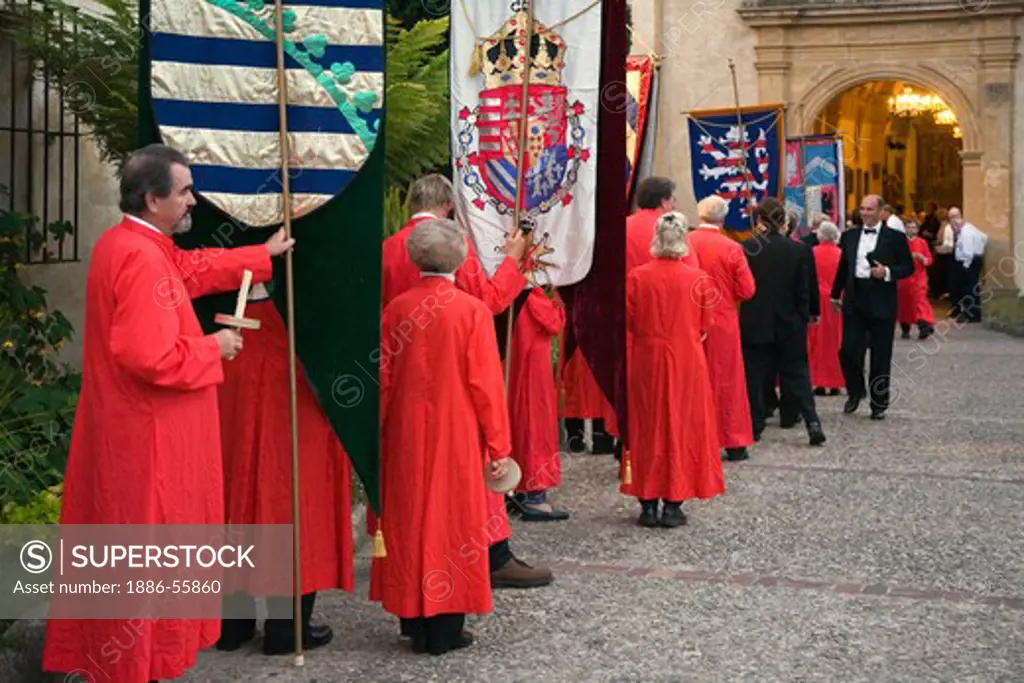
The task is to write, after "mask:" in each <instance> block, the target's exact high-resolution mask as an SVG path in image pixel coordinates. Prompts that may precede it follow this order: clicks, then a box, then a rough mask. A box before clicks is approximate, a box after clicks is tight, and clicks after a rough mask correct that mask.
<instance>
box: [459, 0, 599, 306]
mask: <svg viewBox="0 0 1024 683" xmlns="http://www.w3.org/2000/svg"><path fill="white" fill-rule="evenodd" d="M526 2H527V0H516V1H514V2H511V3H509V2H507V0H486V1H484V0H481V1H476V2H471V1H470V0H458V4H459V7H458V8H455V7H453V9H452V29H451V32H452V36H451V98H452V106H451V116H452V147H453V149H452V156H453V159H454V164H455V197H456V212H455V215H456V219H457V220H458V221H459V222H460V224H461V225H463V227H464V228H466V229H467V230H468V231H469V232H470V234H471V235H472V236H473V240H474V242H475V244H476V248H477V252H478V254H479V257H480V261H481V262H482V263H483V266H484V268H485V269H486V270H487V272H488V274H493V273H494V271H495V270H496V269H497V267H498V265H499V264H500V263H501V261H502V259H503V258H504V254H503V253H502V246H503V245H504V243H505V240H506V238H507V237H508V235H509V233H510V232H511V231H512V230H513V227H514V226H513V225H512V222H513V216H514V210H515V206H516V196H517V192H516V187H517V175H519V177H521V188H522V189H521V193H520V202H519V206H520V211H521V216H522V217H523V218H525V219H527V220H528V221H529V223H530V225H531V227H532V232H531V252H530V253H531V258H530V259H529V260H528V264H527V271H528V272H527V277H528V278H529V280H530V282H531V284H533V285H552V286H564V285H571V284H574V283H576V282H579V281H580V280H582V279H583V278H584V277H586V275H587V272H588V271H589V270H590V265H591V260H592V256H593V248H594V219H595V206H596V196H595V187H596V182H597V176H596V163H595V162H596V155H597V151H598V150H597V112H598V107H599V106H600V102H599V99H600V78H601V74H600V67H601V0H551V1H549V2H544V3H536V4H535V6H534V24H533V26H534V28H533V39H532V41H531V45H530V48H529V50H527V49H526V31H527V25H528V21H529V14H528V12H527V9H528V6H527V4H526ZM527 57H528V58H529V60H530V62H529V67H530V68H529V72H530V77H529V82H528V87H527V102H528V109H527V130H526V148H525V153H524V154H523V155H522V157H523V163H522V167H520V168H519V172H518V174H517V165H518V161H519V156H520V155H519V150H518V148H519V134H520V120H519V119H520V109H521V102H522V99H521V98H522V95H523V81H524V75H525V72H526V71H527V69H526V66H527V62H526V60H527Z"/></svg>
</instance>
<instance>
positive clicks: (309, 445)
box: [217, 284, 355, 655]
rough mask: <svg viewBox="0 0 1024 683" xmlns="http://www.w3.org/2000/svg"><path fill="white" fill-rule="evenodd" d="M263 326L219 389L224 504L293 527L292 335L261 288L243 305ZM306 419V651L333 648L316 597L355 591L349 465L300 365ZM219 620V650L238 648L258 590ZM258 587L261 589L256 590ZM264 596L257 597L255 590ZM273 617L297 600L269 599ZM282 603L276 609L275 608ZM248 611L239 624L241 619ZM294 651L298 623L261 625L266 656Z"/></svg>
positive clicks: (276, 620)
mask: <svg viewBox="0 0 1024 683" xmlns="http://www.w3.org/2000/svg"><path fill="white" fill-rule="evenodd" d="M245 315H246V317H248V318H254V319H256V320H259V321H260V323H261V325H260V329H259V330H258V331H256V332H253V333H251V334H250V335H248V337H249V343H248V345H247V346H246V352H245V354H243V356H242V357H241V358H240V359H239V360H238V361H236V362H235V363H232V364H230V365H228V367H227V368H226V369H225V373H224V384H223V385H221V387H220V389H219V391H218V392H217V393H218V398H219V402H220V415H221V451H222V453H223V458H224V484H225V487H224V498H225V509H226V517H227V523H229V524H291V523H292V441H291V431H290V430H289V428H288V425H289V424H290V423H291V416H290V414H289V401H288V393H289V388H288V385H289V373H288V334H287V329H286V328H285V325H284V321H283V320H282V319H281V315H280V314H279V313H278V311H277V308H276V307H275V305H274V302H273V301H272V300H271V299H270V295H269V293H268V292H267V290H266V288H265V287H264V286H263V285H261V284H258V285H255V286H254V287H253V289H252V292H251V293H250V295H249V303H248V305H247V307H246V309H245ZM296 372H297V390H298V395H297V403H298V417H299V428H298V432H299V453H300V458H299V490H300V491H301V496H300V499H299V500H300V509H299V524H300V531H299V542H300V549H299V551H300V568H301V575H302V587H301V593H302V606H301V614H302V633H303V645H302V647H303V649H304V650H311V649H314V648H317V647H320V646H323V645H326V644H327V643H329V642H330V641H331V639H332V637H333V632H332V631H331V628H330V627H329V626H312V625H311V624H310V617H311V616H312V614H313V605H314V602H315V600H316V592H317V591H321V590H329V589H335V588H340V589H341V590H344V591H348V592H349V593H351V592H353V591H354V590H355V579H354V567H353V551H354V550H353V545H352V518H351V494H350V476H351V474H350V472H351V469H350V466H349V462H348V456H347V454H346V453H345V450H344V448H342V445H341V441H339V439H338V436H337V434H336V433H335V432H334V429H333V428H332V427H331V424H330V422H329V421H328V420H327V416H326V415H325V414H324V412H323V409H322V408H321V407H320V404H319V402H318V401H317V398H316V396H315V394H314V393H313V390H312V388H311V387H310V386H309V383H308V381H307V379H306V377H305V374H304V373H303V371H302V364H301V363H300V362H298V361H296ZM235 588H237V589H239V590H238V593H236V594H235V595H231V596H228V597H227V598H226V600H225V611H226V612H229V613H230V614H231V615H233V616H235V617H236V618H232V619H226V620H224V621H223V622H222V624H221V638H220V640H219V641H218V642H217V648H218V649H220V650H236V649H238V648H239V647H241V646H242V645H243V644H244V643H246V642H247V641H249V640H250V639H251V638H252V637H253V636H254V635H255V630H256V603H255V601H254V599H253V598H252V594H253V593H254V592H255V591H252V590H242V589H243V588H249V587H248V586H245V587H243V586H236V587H235ZM257 590H258V589H257ZM257 594H258V593H257ZM267 601H268V608H270V609H271V610H272V611H273V613H274V614H292V603H291V601H292V597H291V596H287V597H285V596H267ZM273 603H277V604H276V606H273V607H272V606H271V605H273ZM241 614H246V615H250V616H247V617H246V618H238V617H237V615H241ZM294 651H295V629H294V622H293V621H292V619H290V618H280V617H272V618H268V619H267V620H266V622H265V624H264V637H263V652H264V653H265V654H268V655H273V654H286V653H289V652H294Z"/></svg>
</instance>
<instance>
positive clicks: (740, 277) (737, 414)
mask: <svg viewBox="0 0 1024 683" xmlns="http://www.w3.org/2000/svg"><path fill="white" fill-rule="evenodd" d="M686 239H687V242H688V243H689V245H690V248H691V249H692V250H693V251H694V253H696V255H697V260H698V261H699V262H700V267H701V270H703V271H704V272H705V273H706V274H707V275H708V276H709V277H710V278H711V279H710V280H704V283H703V284H702V285H700V286H701V287H704V288H706V289H708V295H709V297H710V300H709V304H710V305H711V307H712V308H711V311H710V316H709V318H708V338H707V340H706V341H705V342H704V350H705V352H706V354H707V361H708V372H709V374H710V377H711V386H712V389H713V391H714V395H715V408H716V410H717V412H718V443H719V446H721V447H722V448H745V447H746V446H750V445H751V444H753V443H754V432H753V428H752V427H751V423H750V399H749V397H748V396H747V376H746V371H745V370H744V367H743V348H742V346H741V344H740V317H739V305H740V303H741V302H743V301H747V300H748V299H750V298H751V297H752V296H754V276H753V274H751V272H750V266H749V265H748V264H747V257H746V254H744V252H743V247H741V246H740V244H739V242H736V241H734V240H731V239H729V238H728V237H726V236H725V235H723V234H722V233H721V232H720V231H719V230H718V228H716V227H715V226H713V225H712V226H703V225H702V226H700V227H698V228H697V229H696V230H694V231H693V232H691V233H689V234H688V235H687V236H686Z"/></svg>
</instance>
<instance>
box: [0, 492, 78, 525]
mask: <svg viewBox="0 0 1024 683" xmlns="http://www.w3.org/2000/svg"><path fill="white" fill-rule="evenodd" d="M63 489H64V485H63V484H58V485H57V486H53V487H51V488H48V489H43V490H42V491H38V492H36V494H35V495H34V496H32V499H31V500H29V501H28V502H27V503H25V504H24V505H19V504H18V503H8V504H7V505H5V506H4V507H3V510H2V511H0V524H58V523H60V503H61V494H62V493H63Z"/></svg>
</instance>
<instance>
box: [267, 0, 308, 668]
mask: <svg viewBox="0 0 1024 683" xmlns="http://www.w3.org/2000/svg"><path fill="white" fill-rule="evenodd" d="M274 8H275V9H274V16H275V19H276V24H277V25H276V30H275V31H274V35H275V38H276V42H277V105H278V114H279V116H280V126H279V129H278V132H279V134H280V148H281V214H282V217H283V220H284V232H285V238H286V239H291V236H292V202H291V194H290V190H289V184H288V165H289V157H290V156H291V148H290V145H289V144H288V83H287V81H286V79H285V68H284V0H279V1H278V2H277V4H275V5H274ZM293 274H294V267H293V263H292V250H291V249H289V250H288V252H287V253H286V254H285V295H286V297H287V305H288V388H289V393H290V397H289V398H290V399H291V400H290V404H291V405H290V407H291V431H292V553H293V556H294V557H293V561H294V568H293V577H292V578H293V580H294V588H293V597H294V605H293V606H294V612H293V615H292V618H293V620H294V626H295V666H304V665H305V663H306V660H305V656H304V655H303V654H302V644H303V643H302V574H301V565H300V562H299V547H300V546H299V406H298V390H297V386H296V385H297V377H296V371H295V289H294V277H293Z"/></svg>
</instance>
